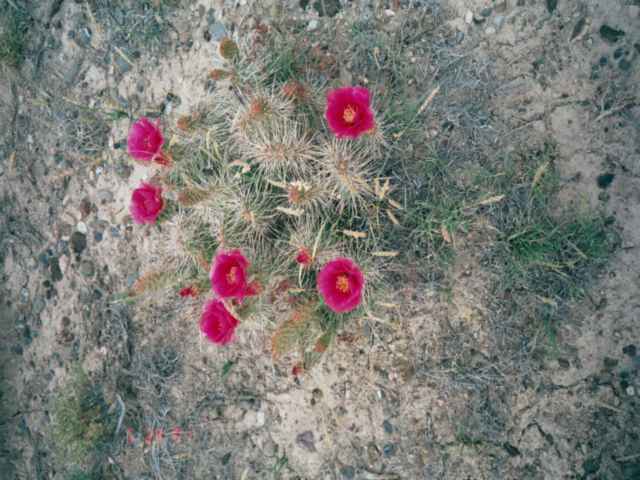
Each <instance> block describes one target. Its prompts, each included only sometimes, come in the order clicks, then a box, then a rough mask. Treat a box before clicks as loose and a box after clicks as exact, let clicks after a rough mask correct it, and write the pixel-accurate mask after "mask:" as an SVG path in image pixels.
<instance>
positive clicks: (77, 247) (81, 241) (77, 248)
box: [71, 232, 87, 255]
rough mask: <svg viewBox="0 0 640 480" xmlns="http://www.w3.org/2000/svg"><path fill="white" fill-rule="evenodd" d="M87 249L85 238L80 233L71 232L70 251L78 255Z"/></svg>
mask: <svg viewBox="0 0 640 480" xmlns="http://www.w3.org/2000/svg"><path fill="white" fill-rule="evenodd" d="M85 248H87V236H86V235H85V234H84V233H81V232H73V235H71V250H73V252H74V253H75V254H77V255H80V254H81V253H82V252H84V250H85Z"/></svg>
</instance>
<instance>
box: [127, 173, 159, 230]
mask: <svg viewBox="0 0 640 480" xmlns="http://www.w3.org/2000/svg"><path fill="white" fill-rule="evenodd" d="M163 208H164V200H163V199H162V188H161V187H158V186H156V185H152V184H150V183H144V182H142V184H141V185H140V187H138V188H136V189H135V190H134V191H133V193H132V194H131V203H130V204H129V212H130V213H131V216H132V217H133V221H134V222H136V223H154V222H155V221H156V220H157V219H158V216H159V215H160V213H161V212H162V209H163Z"/></svg>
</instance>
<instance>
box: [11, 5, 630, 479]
mask: <svg viewBox="0 0 640 480" xmlns="http://www.w3.org/2000/svg"><path fill="white" fill-rule="evenodd" d="M0 5H1V6H2V8H3V10H4V11H12V9H14V10H17V9H19V10H20V11H21V12H28V14H26V16H25V17H24V30H25V31H26V33H25V37H24V42H25V45H24V52H23V55H24V60H23V61H22V62H21V63H20V65H19V66H18V67H16V66H14V65H10V64H8V62H5V63H3V64H2V66H0V68H1V71H2V75H1V76H0V212H1V215H0V259H1V262H0V263H2V265H3V270H2V271H1V272H0V278H1V279H2V281H1V282H0V291H1V292H2V293H1V295H0V300H1V303H0V322H1V329H2V332H3V333H2V335H3V341H2V348H1V349H0V374H1V377H0V378H1V380H2V387H1V390H0V396H1V397H2V404H1V407H0V472H1V475H0V477H2V478H7V479H10V478H16V479H44V478H55V479H68V478H77V479H78V478H117V479H125V478H126V479H147V478H158V479H159V478H163V479H173V478H185V479H200V478H220V479H222V478H224V479H253V478H256V479H258V478H301V479H396V478H397V479H417V478H425V479H431V478H434V479H436V478H442V479H565V478H566V479H570V478H581V479H596V478H599V479H611V480H613V479H625V480H632V479H637V478H640V419H639V418H638V412H639V411H640V409H639V402H640V399H639V396H640V379H639V371H640V356H639V355H638V351H637V348H638V347H640V325H639V323H638V322H639V318H640V301H639V300H638V299H639V298H640V296H639V292H640V254H639V251H640V250H639V248H640V99H639V90H638V85H640V28H639V27H638V26H639V25H640V3H639V2H638V1H637V0H611V1H609V2H601V1H598V0H582V1H580V2H570V1H568V0H545V1H540V0H494V1H491V0H442V1H436V0H422V1H420V0H408V1H404V0H395V1H388V2H385V1H364V0H363V1H338V0H321V1H302V0H301V1H297V0H296V1H288V2H280V1H255V2H253V1H251V0H244V1H242V0H240V1H231V0H211V1H205V0H190V1H187V0H185V1H182V2H179V1H167V0H151V1H145V2H142V1H140V2H138V1H133V0H131V1H126V0H113V1H108V0H89V1H80V0H78V1H71V0H43V1H35V0H33V1H29V0H24V1H23V2H19V1H18V0H5V1H4V2H2V1H0ZM416 12H422V14H425V15H427V16H429V15H431V16H432V18H433V19H434V21H433V22H432V23H433V25H435V26H434V27H433V29H432V30H430V32H431V33H430V36H429V37H428V38H425V39H424V40H425V42H426V43H428V46H425V47H424V48H423V49H422V50H421V49H420V48H421V47H419V42H420V41H422V39H420V38H412V39H411V41H412V42H415V45H416V47H415V52H414V55H413V56H412V57H410V58H407V59H406V61H407V62H411V63H414V64H415V65H416V69H415V71H416V72H417V75H419V76H420V78H417V79H413V80H412V79H407V82H408V84H409V85H411V82H412V81H413V82H415V83H414V85H418V86H419V87H417V88H423V87H424V86H425V85H426V86H428V87H429V88H428V90H426V91H420V90H418V91H415V92H414V93H415V94H416V96H418V97H422V96H424V95H425V93H428V92H429V91H431V90H432V88H433V87H436V86H437V85H440V86H441V87H442V88H441V90H440V93H439V97H438V100H437V101H435V102H434V104H433V107H432V110H431V111H429V112H428V114H427V116H426V120H425V125H424V130H425V142H427V141H434V142H440V141H442V140H441V139H442V138H443V136H446V135H449V133H448V132H451V131H452V133H451V137H450V139H451V142H450V143H451V144H452V145H451V147H450V148H451V151H452V155H460V156H463V155H468V156H473V155H491V154H492V152H515V151H518V149H520V148H521V147H522V145H532V146H539V145H544V144H548V143H552V144H553V145H554V149H555V150H554V152H555V153H554V155H555V160H554V162H555V167H556V168H557V170H558V172H559V176H560V180H561V184H562V186H561V189H560V197H559V201H560V204H561V205H570V204H580V205H587V206H589V207H590V208H593V209H595V210H602V211H604V212H605V213H606V215H608V216H610V217H611V218H612V221H613V222H614V224H615V229H616V231H617V232H618V234H619V237H620V240H619V245H618V248H617V249H616V252H615V253H614V254H613V256H612V257H611V258H610V260H609V262H608V264H607V265H606V267H605V268H604V269H603V271H601V272H599V274H598V275H597V276H595V277H594V278H591V279H589V282H588V284H587V285H586V287H585V288H586V289H587V294H586V295H584V296H583V297H582V300H580V301H576V302H573V303H571V304H570V305H568V306H566V308H563V310H562V322H561V323H560V324H559V325H558V326H557V335H556V336H555V340H554V346H553V348H550V349H546V351H547V353H546V354H545V355H543V356H540V357H536V356H535V355H533V354H532V355H533V356H534V357H535V358H530V357H531V355H529V354H526V355H525V354H524V353H523V354H522V356H521V357H518V355H519V354H518V350H517V348H516V347H515V346H514V345H516V344H518V343H519V342H522V343H523V344H524V343H525V340H526V343H527V345H531V343H532V342H533V343H535V340H536V338H535V335H531V336H529V337H527V338H526V339H525V338H524V337H525V335H530V332H525V331H524V330H523V329H522V328H521V324H516V323H514V322H515V320H514V321H513V322H512V320H513V317H514V316H513V315H511V316H509V315H507V314H505V312H503V311H500V308H499V305H497V302H496V301H495V299H494V298H492V291H491V290H490V288H489V285H490V279H491V275H492V273H491V271H490V269H489V268H487V266H486V265H485V263H484V262H483V258H484V257H482V255H480V252H481V251H482V248H483V245H482V244H481V242H480V243H479V242H476V241H475V240H474V238H473V236H472V235H470V236H469V237H467V238H465V239H464V240H462V241H461V246H460V251H459V252H458V255H457V258H456V261H455V262H454V264H453V266H452V268H451V273H450V278H449V281H450V283H449V284H448V285H449V288H447V290H446V292H443V291H442V289H439V288H437V286H435V285H434V284H433V282H430V283H420V282H416V283H415V284H413V285H407V286H406V289H405V290H406V295H405V297H406V304H407V306H406V308H404V309H403V310H402V311H401V312H398V313H397V314H395V315H390V316H389V317H388V318H383V319H380V321H378V322H371V321H365V320H363V321H362V322H359V323H358V324H356V325H353V327H352V328H350V330H349V331H348V332H346V333H347V335H345V336H344V340H343V341H340V342H338V343H337V344H336V346H335V347H334V351H333V352H332V355H331V357H330V360H327V361H325V362H323V363H322V364H321V365H320V366H319V367H318V368H317V369H315V370H313V371H312V372H310V373H309V374H308V375H305V376H303V377H301V378H299V379H296V378H294V377H293V376H292V375H291V372H290V370H289V369H288V368H283V367H281V366H278V365H274V363H273V362H272V359H271V357H270V356H269V354H268V353H266V347H265V348H264V350H265V352H262V351H260V350H259V349H258V350H257V351H256V347H255V346H256V345H261V344H262V345H266V342H268V338H269V336H268V334H266V333H265V334H264V335H263V336H260V333H259V332H256V333H255V338H251V339H247V340H246V341H245V342H246V343H242V342H240V343H239V344H238V345H236V346H235V347H232V348H228V349H222V350H221V349H219V348H215V347H213V346H210V345H206V344H205V343H204V342H202V341H201V339H199V338H198V337H197V336H194V334H193V332H194V326H193V325H186V324H180V323H176V322H172V321H171V312H166V315H158V314H157V313H156V314H154V315H149V314H148V313H145V308H146V307H145V306H144V305H142V306H131V305H126V304H123V303H122V302H119V301H117V298H118V297H117V295H118V294H119V293H121V292H123V291H125V290H126V289H127V288H128V287H130V286H131V285H132V284H133V282H134V281H135V279H136V278H137V277H138V275H139V274H140V255H139V252H138V251H139V249H142V248H144V241H143V240H144V239H141V234H140V231H139V230H138V229H137V227H135V226H134V225H133V224H132V223H131V219H130V217H129V216H128V211H127V205H128V201H129V193H130V191H131V188H132V187H133V186H135V185H137V184H138V182H139V180H140V179H141V178H143V177H144V175H145V172H144V171H143V169H140V168H139V167H137V166H135V165H134V164H133V163H131V161H130V160H129V159H128V158H127V155H126V135H127V131H128V128H129V126H130V124H131V119H135V118H136V117H138V116H139V115H142V114H145V115H148V116H154V117H160V116H162V118H176V116H179V115H181V114H187V113H189V112H190V111H191V109H192V108H194V107H195V106H197V105H198V104H201V103H202V102H213V101H215V98H216V96H215V95H216V85H215V81H213V80H211V79H210V78H209V76H208V72H209V70H210V69H211V68H212V66H213V59H214V56H215V52H216V45H217V42H218V41H219V40H220V39H221V38H223V37H224V36H226V35H242V32H245V31H248V30H251V29H256V28H261V26H262V25H266V26H278V25H280V26H281V25H288V24H293V23H297V24H298V25H302V26H303V28H305V29H306V31H308V32H309V35H322V32H323V31H324V29H328V28H329V27H330V26H335V25H348V24H349V21H350V19H351V20H353V18H357V19H359V20H360V21H361V22H371V23H372V24H374V25H375V26H376V27H375V28H378V29H380V30H381V31H394V29H399V28H402V26H403V25H404V24H405V23H404V22H405V21H406V19H407V18H410V17H411V16H412V15H416ZM3 21H4V20H2V19H0V26H1V27H2V28H5V29H6V28H8V27H7V25H3V24H2V22H3ZM5 23H6V22H5ZM280 28H282V27H280ZM349 32H352V31H351V30H348V31H345V32H343V34H344V35H349V34H351V33H349ZM327 41H328V40H327ZM336 41H337V40H336ZM412 45H413V44H412ZM376 48H377V47H376ZM412 48H413V47H412ZM372 51H373V50H372ZM421 52H422V53H421ZM373 56H375V55H373ZM372 58H373V57H372ZM376 58H377V57H376ZM376 61H378V60H376ZM357 64H358V59H354V60H353V62H352V63H351V64H344V65H341V66H340V68H341V70H340V75H341V78H344V79H345V81H350V82H353V83H361V82H362V78H361V77H360V75H361V73H360V72H359V71H358V70H357V69H356V67H357ZM425 79H428V81H426V80H425ZM460 158H461V157H460ZM185 308H187V307H185ZM505 339H506V340H505ZM540 341H541V342H542V341H543V340H540ZM544 341H547V340H544ZM249 345H250V346H252V349H251V350H250V349H248V348H243V347H247V346H249ZM75 365H81V366H82V368H83V370H84V371H85V372H87V374H88V375H89V376H90V378H91V379H92V381H93V382H95V383H96V384H98V385H99V386H100V390H101V397H103V398H104V404H105V409H106V410H107V412H108V415H109V417H110V418H113V419H114V422H113V425H109V428H110V429H111V430H110V432H111V431H116V432H117V434H116V435H115V438H114V439H113V441H111V442H110V445H109V446H108V448H105V452H104V454H103V455H102V457H101V459H102V460H101V463H100V465H98V466H95V468H93V472H92V473H91V475H93V476H89V473H87V474H86V475H87V476H84V477H83V476H79V475H80V473H78V472H80V471H85V472H88V471H89V470H91V468H89V467H87V466H86V465H79V466H78V469H77V471H75V468H76V467H70V466H69V465H70V464H69V463H67V462H66V461H65V460H64V459H63V458H62V457H60V456H59V453H58V448H57V447H59V445H56V444H55V443H56V442H55V438H56V437H55V435H54V434H52V429H51V428H52V427H51V424H52V415H51V410H52V408H53V405H54V403H55V400H56V398H57V397H59V395H60V393H59V392H60V389H61V386H63V385H64V384H65V383H66V382H67V381H68V380H69V378H70V377H71V376H72V375H73V372H74V366H75ZM158 431H162V432H163V433H162V434H157V432H158ZM149 432H152V435H151V437H150V436H149ZM165 437H166V438H165ZM169 437H170V438H169ZM74 471H75V473H76V474H77V475H76V477H73V476H72V475H73V474H74Z"/></svg>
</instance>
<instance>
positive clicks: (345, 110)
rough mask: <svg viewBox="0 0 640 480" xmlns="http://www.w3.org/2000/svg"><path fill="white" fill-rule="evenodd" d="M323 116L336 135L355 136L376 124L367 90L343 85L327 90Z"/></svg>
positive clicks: (369, 129) (342, 136) (371, 128)
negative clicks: (325, 107) (325, 108)
mask: <svg viewBox="0 0 640 480" xmlns="http://www.w3.org/2000/svg"><path fill="white" fill-rule="evenodd" d="M325 117H326V119H327V123H328V124H329V128H330V129H331V131H332V132H333V133H335V135H336V136H337V137H340V138H356V137H359V136H360V135H362V134H364V133H367V132H369V131H371V130H373V129H374V128H375V126H376V122H375V118H374V115H373V111H372V110H371V100H370V95H369V90H368V89H367V88H364V87H343V88H336V89H335V90H331V91H329V93H328V94H327V110H326V112H325Z"/></svg>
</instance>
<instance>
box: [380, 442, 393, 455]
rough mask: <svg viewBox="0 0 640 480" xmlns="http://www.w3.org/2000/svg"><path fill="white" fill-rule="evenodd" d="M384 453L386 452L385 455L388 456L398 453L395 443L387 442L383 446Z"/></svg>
mask: <svg viewBox="0 0 640 480" xmlns="http://www.w3.org/2000/svg"><path fill="white" fill-rule="evenodd" d="M382 453H384V456H385V457H387V458H389V457H393V456H394V455H395V453H396V446H395V445H394V444H393V443H387V444H386V445H385V446H384V447H382Z"/></svg>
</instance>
